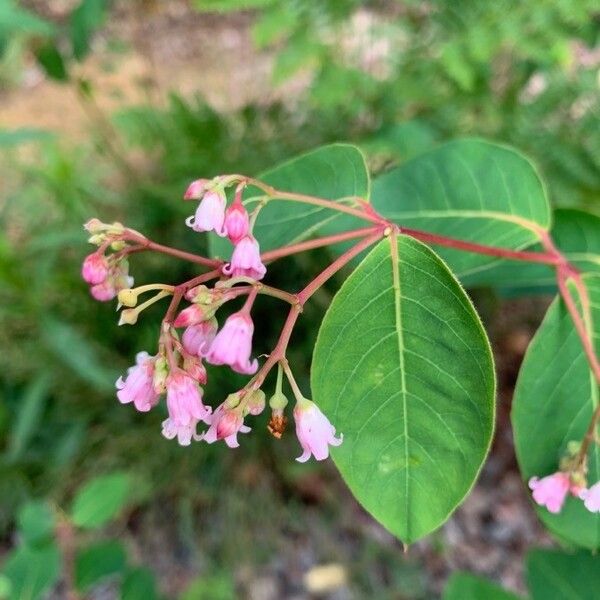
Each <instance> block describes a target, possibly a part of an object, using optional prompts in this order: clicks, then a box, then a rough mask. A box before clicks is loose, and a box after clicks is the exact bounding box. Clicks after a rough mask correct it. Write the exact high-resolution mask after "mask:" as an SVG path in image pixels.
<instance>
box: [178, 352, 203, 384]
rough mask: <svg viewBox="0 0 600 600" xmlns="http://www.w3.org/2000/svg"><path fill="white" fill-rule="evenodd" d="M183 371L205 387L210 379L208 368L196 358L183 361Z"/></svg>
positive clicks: (187, 357)
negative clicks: (207, 372)
mask: <svg viewBox="0 0 600 600" xmlns="http://www.w3.org/2000/svg"><path fill="white" fill-rule="evenodd" d="M183 370H184V371H185V372H186V373H187V374H188V375H189V376H190V377H191V378H192V379H194V380H196V381H197V382H198V383H199V384H201V385H204V384H205V383H206V381H207V379H208V378H207V374H206V367H205V366H204V365H203V364H202V360H200V359H199V358H197V357H196V356H186V357H185V358H184V359H183Z"/></svg>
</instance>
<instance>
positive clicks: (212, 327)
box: [181, 318, 217, 356]
mask: <svg viewBox="0 0 600 600" xmlns="http://www.w3.org/2000/svg"><path fill="white" fill-rule="evenodd" d="M215 335H217V320H216V319H215V318H212V319H209V320H208V321H203V322H202V323H197V324H195V325H190V326H189V327H188V328H187V329H186V330H185V331H184V332H183V336H182V337H181V343H182V344H183V347H184V348H185V350H186V352H188V353H189V354H191V355H192V356H202V355H203V353H206V352H208V349H209V348H210V345H211V343H212V341H213V340H214V339H215Z"/></svg>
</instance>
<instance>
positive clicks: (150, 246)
mask: <svg viewBox="0 0 600 600" xmlns="http://www.w3.org/2000/svg"><path fill="white" fill-rule="evenodd" d="M121 239H123V240H126V241H131V242H135V243H136V244H138V245H139V246H141V247H142V248H136V251H137V252H140V251H141V250H142V249H144V250H154V251H155V252H160V253H162V254H168V255H169V256H175V257H176V258H181V259H183V260H187V261H188V262H192V263H195V264H198V265H202V266H204V267H211V268H218V267H220V266H221V265H222V264H223V263H222V262H221V261H220V260H216V259H212V258H207V257H205V256H200V255H199V254H192V253H191V252H185V251H184V250H178V249H177V248H171V247H170V246H164V245H163V244H158V243H157V242H153V241H152V240H149V239H148V238H147V237H145V236H143V235H141V234H140V233H137V232H136V231H133V230H132V229H127V230H126V231H125V234H124V235H123V236H121Z"/></svg>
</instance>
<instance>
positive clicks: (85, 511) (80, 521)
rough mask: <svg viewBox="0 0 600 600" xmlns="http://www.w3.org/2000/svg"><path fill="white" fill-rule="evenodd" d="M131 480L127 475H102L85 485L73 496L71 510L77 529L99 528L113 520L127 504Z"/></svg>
mask: <svg viewBox="0 0 600 600" xmlns="http://www.w3.org/2000/svg"><path fill="white" fill-rule="evenodd" d="M131 490H132V478H131V476H130V475H129V474H127V473H112V474H110V475H102V476H100V477H96V478H95V479H92V480H91V481H89V482H88V483H86V484H85V485H84V486H83V488H82V489H81V490H80V491H79V492H78V493H77V495H76V496H75V500H74V501H73V507H72V509H71V518H72V520H73V523H74V524H75V525H77V526H79V527H85V528H89V529H91V528H95V527H100V526H102V525H104V524H105V523H107V522H108V521H110V520H111V519H113V518H115V517H116V516H117V515H118V514H119V513H120V512H121V510H122V509H123V508H124V507H125V505H126V504H127V501H128V498H129V496H130V493H131Z"/></svg>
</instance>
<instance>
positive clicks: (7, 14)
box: [0, 0, 55, 37]
mask: <svg viewBox="0 0 600 600" xmlns="http://www.w3.org/2000/svg"><path fill="white" fill-rule="evenodd" d="M17 5H18V2H16V1H15V0H3V1H2V2H0V36H2V37H3V36H6V37H9V36H12V35H14V34H15V33H28V34H35V35H43V36H48V35H52V34H53V33H54V31H55V27H54V25H53V24H52V23H50V21H45V20H44V19H40V18H39V17H38V16H37V15H35V14H34V13H33V12H31V11H29V10H25V9H23V8H20V7H19V6H17Z"/></svg>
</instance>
